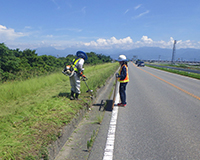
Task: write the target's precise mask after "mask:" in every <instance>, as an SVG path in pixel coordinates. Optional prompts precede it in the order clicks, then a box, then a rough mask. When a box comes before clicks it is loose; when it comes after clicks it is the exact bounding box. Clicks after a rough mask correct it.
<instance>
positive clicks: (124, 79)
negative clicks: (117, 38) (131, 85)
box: [116, 55, 129, 107]
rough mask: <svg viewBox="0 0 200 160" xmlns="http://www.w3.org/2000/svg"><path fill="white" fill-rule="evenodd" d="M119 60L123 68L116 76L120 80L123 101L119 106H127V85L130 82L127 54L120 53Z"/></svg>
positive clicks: (120, 92)
mask: <svg viewBox="0 0 200 160" xmlns="http://www.w3.org/2000/svg"><path fill="white" fill-rule="evenodd" d="M117 61H118V62H119V63H120V65H121V68H120V70H119V73H117V74H116V77H117V78H118V81H119V82H120V86H119V94H120V99H121V103H118V104H117V105H118V106H123V107H125V106H126V86H127V84H128V82H129V75H128V64H127V61H128V60H127V59H126V56H125V55H120V56H119V57H118V59H117Z"/></svg>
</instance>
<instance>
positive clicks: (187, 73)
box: [146, 64, 200, 79]
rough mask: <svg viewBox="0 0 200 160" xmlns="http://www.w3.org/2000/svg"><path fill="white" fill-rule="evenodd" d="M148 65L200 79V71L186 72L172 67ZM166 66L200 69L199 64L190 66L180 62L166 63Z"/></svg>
mask: <svg viewBox="0 0 200 160" xmlns="http://www.w3.org/2000/svg"><path fill="white" fill-rule="evenodd" d="M159 65H160V64H159ZM146 66H148V67H152V68H156V69H160V70H163V71H167V72H171V73H176V74H180V75H183V76H187V77H192V78H196V79H200V74H198V73H191V72H185V71H180V70H175V69H170V68H162V67H158V66H151V65H148V64H146ZM164 66H171V67H177V68H187V69H197V70H199V66H188V65H185V64H180V65H167V64H166V65H164Z"/></svg>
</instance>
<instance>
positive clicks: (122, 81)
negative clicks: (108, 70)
mask: <svg viewBox="0 0 200 160" xmlns="http://www.w3.org/2000/svg"><path fill="white" fill-rule="evenodd" d="M123 66H125V67H126V77H125V79H124V80H120V78H118V81H119V82H120V83H126V82H129V76H128V67H127V66H126V65H125V64H124V65H123ZM123 66H121V69H120V71H119V75H121V71H122V68H123Z"/></svg>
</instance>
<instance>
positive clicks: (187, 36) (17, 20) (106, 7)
mask: <svg viewBox="0 0 200 160" xmlns="http://www.w3.org/2000/svg"><path fill="white" fill-rule="evenodd" d="M174 40H176V41H177V43H176V48H196V49H200V1H199V0H176V1H175V0H167V1H164V0H0V43H4V44H5V45H6V46H7V47H9V48H12V49H16V48H19V49H20V50H24V49H27V48H28V49H36V48H40V47H54V48H56V49H61V50H62V49H66V48H77V49H81V48H87V49H88V50H91V51H92V50H93V49H101V50H102V49H103V50H108V49H111V50H112V49H113V50H114V49H121V50H130V49H134V48H139V47H145V46H146V47H160V48H173V43H174Z"/></svg>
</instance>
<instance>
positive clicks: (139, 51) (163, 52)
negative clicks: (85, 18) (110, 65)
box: [35, 47, 200, 61]
mask: <svg viewBox="0 0 200 160" xmlns="http://www.w3.org/2000/svg"><path fill="white" fill-rule="evenodd" d="M35 50H36V53H37V54H38V55H52V56H55V57H66V56H67V55H69V54H73V55H75V53H76V51H77V49H76V48H66V49H64V50H58V49H55V48H54V47H43V48H37V49H35ZM80 50H83V51H85V52H95V53H96V54H103V55H107V56H110V57H111V58H113V59H116V58H118V56H119V55H120V54H124V55H126V56H127V58H128V59H132V58H133V56H136V57H137V58H138V59H143V60H152V59H153V60H171V59H172V49H168V48H159V47H141V48H135V49H131V50H121V49H118V50H111V49H110V50H100V49H97V50H91V51H88V49H87V48H81V49H80ZM174 60H182V61H183V60H189V61H200V49H194V48H184V49H183V48H181V49H176V50H175V58H174Z"/></svg>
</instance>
